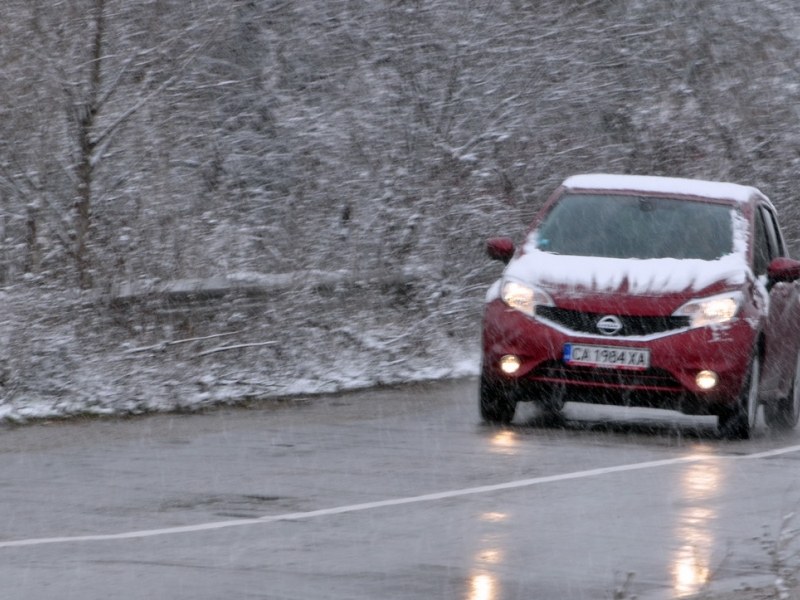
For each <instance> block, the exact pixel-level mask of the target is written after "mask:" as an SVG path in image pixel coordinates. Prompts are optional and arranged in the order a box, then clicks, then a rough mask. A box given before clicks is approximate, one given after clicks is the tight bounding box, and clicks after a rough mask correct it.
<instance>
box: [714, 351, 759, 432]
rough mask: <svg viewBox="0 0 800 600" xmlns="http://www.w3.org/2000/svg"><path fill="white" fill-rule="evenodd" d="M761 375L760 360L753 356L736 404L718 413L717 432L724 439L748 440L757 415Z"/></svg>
mask: <svg viewBox="0 0 800 600" xmlns="http://www.w3.org/2000/svg"><path fill="white" fill-rule="evenodd" d="M760 376H761V361H760V360H759V358H758V355H754V356H753V360H751V361H750V368H749V369H748V371H747V377H745V380H744V385H742V391H741V392H740V393H739V398H738V400H737V402H736V405H735V406H734V407H732V408H730V407H726V408H724V409H722V410H721V411H720V412H719V413H718V414H717V416H718V418H719V424H718V429H719V434H720V436H721V437H723V438H724V439H726V440H748V439H750V435H751V434H752V432H753V429H754V428H755V426H756V417H757V415H758V383H759V378H760Z"/></svg>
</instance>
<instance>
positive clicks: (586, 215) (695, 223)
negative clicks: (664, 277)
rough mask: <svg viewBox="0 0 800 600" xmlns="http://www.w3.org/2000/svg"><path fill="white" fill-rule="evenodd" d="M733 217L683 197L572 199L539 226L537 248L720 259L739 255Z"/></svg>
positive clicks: (617, 255)
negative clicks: (737, 253)
mask: <svg viewBox="0 0 800 600" xmlns="http://www.w3.org/2000/svg"><path fill="white" fill-rule="evenodd" d="M733 213H734V208H733V207H732V206H730V205H726V204H713V203H707V202H698V201H691V200H685V199H678V198H661V197H651V196H630V195H614V194H568V195H565V196H564V197H562V198H561V199H560V200H559V201H558V202H557V203H556V204H555V205H554V206H553V208H552V209H551V210H550V211H549V212H548V214H547V215H546V217H545V219H544V221H543V222H542V223H541V225H540V226H539V227H538V229H537V231H536V234H535V235H536V245H537V247H538V248H539V249H540V250H543V251H545V252H552V253H555V254H570V255H577V256H604V257H609V258H641V259H648V258H677V259H686V258H694V259H703V260H714V259H717V258H720V257H721V256H724V255H726V254H730V253H731V252H733V218H734V214H733Z"/></svg>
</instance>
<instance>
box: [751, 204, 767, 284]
mask: <svg viewBox="0 0 800 600" xmlns="http://www.w3.org/2000/svg"><path fill="white" fill-rule="evenodd" d="M754 221H755V222H754V224H753V227H754V230H753V272H754V273H755V274H756V275H763V274H764V273H766V272H767V265H768V264H769V261H770V248H769V241H768V239H767V231H766V224H765V223H764V214H763V212H762V211H761V208H760V207H759V208H758V209H756V214H755V219H754Z"/></svg>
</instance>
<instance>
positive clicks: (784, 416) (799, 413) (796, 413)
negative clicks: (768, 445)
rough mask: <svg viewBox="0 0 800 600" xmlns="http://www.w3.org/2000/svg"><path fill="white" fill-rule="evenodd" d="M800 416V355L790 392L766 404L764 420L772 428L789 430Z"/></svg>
mask: <svg viewBox="0 0 800 600" xmlns="http://www.w3.org/2000/svg"><path fill="white" fill-rule="evenodd" d="M798 417H800V356H798V357H797V363H796V365H795V368H794V379H793V380H792V386H791V388H789V394H788V395H787V396H786V397H785V398H780V399H778V400H777V401H776V402H773V403H770V404H766V405H764V420H765V421H766V422H767V426H768V427H769V428H770V429H775V430H777V431H789V430H790V429H794V428H795V426H796V425H797V421H798Z"/></svg>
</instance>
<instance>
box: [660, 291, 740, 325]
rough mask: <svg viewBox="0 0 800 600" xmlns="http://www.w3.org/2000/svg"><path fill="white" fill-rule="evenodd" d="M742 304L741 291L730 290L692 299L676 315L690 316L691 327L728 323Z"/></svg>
mask: <svg viewBox="0 0 800 600" xmlns="http://www.w3.org/2000/svg"><path fill="white" fill-rule="evenodd" d="M741 304H742V294H741V293H740V292H730V293H727V294H720V295H719V296H711V297H710V298H701V299H698V300H690V301H689V302H687V303H686V304H684V305H683V306H681V307H680V308H679V309H678V310H676V311H675V313H674V315H675V316H676V317H689V325H690V327H705V326H706V325H719V324H721V323H727V322H728V321H730V320H731V319H733V318H734V317H735V316H736V313H737V312H739V307H740V306H741Z"/></svg>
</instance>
